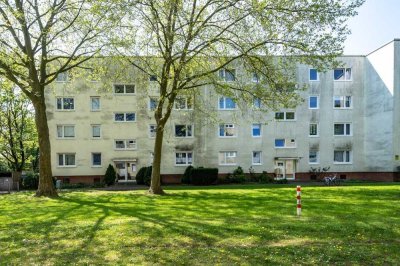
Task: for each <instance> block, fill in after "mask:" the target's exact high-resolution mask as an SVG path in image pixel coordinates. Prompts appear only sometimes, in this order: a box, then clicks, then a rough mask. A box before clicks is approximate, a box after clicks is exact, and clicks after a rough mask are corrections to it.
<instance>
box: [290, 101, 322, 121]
mask: <svg viewBox="0 0 400 266" xmlns="http://www.w3.org/2000/svg"><path fill="white" fill-rule="evenodd" d="M312 97H316V98H317V107H311V98H312ZM308 109H310V110H317V109H319V95H310V96H309V97H308ZM295 118H296V114H295Z"/></svg>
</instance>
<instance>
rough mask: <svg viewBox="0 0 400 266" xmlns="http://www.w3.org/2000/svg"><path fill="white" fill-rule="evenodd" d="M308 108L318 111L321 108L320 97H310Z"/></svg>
mask: <svg viewBox="0 0 400 266" xmlns="http://www.w3.org/2000/svg"><path fill="white" fill-rule="evenodd" d="M308 108H310V109H318V108H319V103H318V96H310V97H309V100H308Z"/></svg>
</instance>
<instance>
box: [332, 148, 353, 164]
mask: <svg viewBox="0 0 400 266" xmlns="http://www.w3.org/2000/svg"><path fill="white" fill-rule="evenodd" d="M335 152H343V153H344V154H343V158H344V159H345V161H344V162H337V161H335ZM347 152H348V153H347ZM347 154H348V155H347ZM347 159H348V160H349V161H348V162H347ZM333 163H334V164H353V152H352V150H341V149H338V150H334V151H333Z"/></svg>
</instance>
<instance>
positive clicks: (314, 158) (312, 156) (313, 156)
mask: <svg viewBox="0 0 400 266" xmlns="http://www.w3.org/2000/svg"><path fill="white" fill-rule="evenodd" d="M318 155H319V154H318V151H314V150H310V153H309V155H308V163H309V164H317V163H318V162H319V157H318Z"/></svg>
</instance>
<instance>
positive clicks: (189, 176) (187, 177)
mask: <svg viewBox="0 0 400 266" xmlns="http://www.w3.org/2000/svg"><path fill="white" fill-rule="evenodd" d="M193 168H194V167H193V166H191V165H189V166H188V167H186V169H185V173H183V176H182V183H183V184H190V182H191V179H192V169H193Z"/></svg>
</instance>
